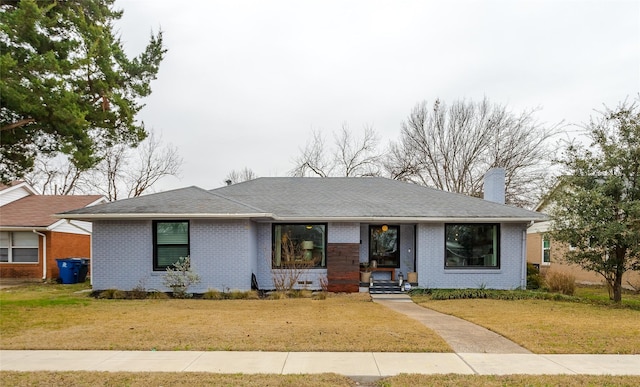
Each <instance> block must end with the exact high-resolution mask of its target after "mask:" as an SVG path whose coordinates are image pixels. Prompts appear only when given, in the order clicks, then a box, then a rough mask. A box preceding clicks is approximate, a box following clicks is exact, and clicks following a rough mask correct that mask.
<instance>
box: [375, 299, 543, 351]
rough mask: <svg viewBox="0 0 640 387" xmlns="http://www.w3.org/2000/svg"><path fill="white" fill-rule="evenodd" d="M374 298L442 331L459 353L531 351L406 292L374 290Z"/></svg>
mask: <svg viewBox="0 0 640 387" xmlns="http://www.w3.org/2000/svg"><path fill="white" fill-rule="evenodd" d="M371 298H372V299H373V301H374V302H377V303H378V304H380V305H384V306H386V307H387V308H389V309H391V310H394V311H396V312H398V313H402V314H405V315H407V316H409V317H411V318H413V319H415V320H418V321H420V322H421V323H422V324H424V325H425V326H426V327H427V328H430V329H431V330H433V331H434V332H435V333H437V334H438V335H440V336H441V337H442V338H443V339H444V340H445V341H446V342H447V344H449V346H451V348H452V349H453V350H454V351H455V352H457V353H461V352H463V353H520V354H530V353H531V352H530V351H529V350H527V349H525V348H523V347H521V346H519V345H518V344H516V343H514V342H513V341H511V340H508V339H506V338H504V337H503V336H500V335H499V334H497V333H495V332H492V331H490V330H488V329H486V328H483V327H481V326H478V325H476V324H473V323H470V322H468V321H466V320H463V319H461V318H458V317H454V316H449V315H447V314H443V313H440V312H436V311H435V310H431V309H427V308H423V307H421V306H420V305H417V304H415V303H414V302H413V301H411V297H409V296H408V295H405V294H389V295H387V294H376V295H374V294H372V295H371Z"/></svg>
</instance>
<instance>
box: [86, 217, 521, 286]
mask: <svg viewBox="0 0 640 387" xmlns="http://www.w3.org/2000/svg"><path fill="white" fill-rule="evenodd" d="M414 227H415V234H414ZM368 229H369V225H368V224H358V223H338V222H334V223H329V224H328V226H327V265H328V266H329V267H330V268H332V265H333V264H334V263H335V264H337V266H335V267H333V268H337V267H340V268H342V267H343V266H345V265H346V264H348V265H346V266H348V267H347V268H346V269H345V273H341V274H340V276H338V277H340V278H338V277H336V276H333V278H334V283H335V284H336V285H340V286H342V285H345V286H346V287H345V289H346V288H349V290H348V291H358V287H357V283H358V279H357V277H358V271H359V268H358V265H357V263H358V262H359V261H360V262H362V261H368ZM525 230H526V224H501V226H500V261H501V262H500V268H499V269H448V270H445V268H444V223H433V224H418V225H415V226H414V225H412V224H406V225H401V231H400V232H401V241H400V249H401V267H400V268H399V269H397V271H401V272H402V273H403V274H405V278H406V273H408V272H410V271H414V268H413V260H414V254H416V264H417V267H416V269H417V270H415V271H417V272H418V281H419V286H421V287H428V288H477V287H482V286H485V287H487V288H495V289H513V288H517V287H520V286H522V283H523V280H524V277H523V275H522V270H523V264H522V262H523V251H524V250H523V249H524V243H525V242H524V240H523V233H524V231H525ZM271 232H272V224H271V223H255V222H251V221H249V220H237V221H219V220H191V221H190V249H191V250H190V251H191V261H192V265H193V268H194V270H195V272H196V273H198V274H199V275H200V276H201V278H202V282H201V283H200V284H199V285H196V286H193V288H191V289H190V291H192V292H197V293H201V292H205V291H206V290H208V289H218V290H227V289H228V290H234V289H237V290H248V289H250V288H251V273H255V274H256V277H257V280H258V285H259V287H260V288H261V289H273V288H274V285H273V278H272V272H271V248H272V246H271V244H272V236H271ZM414 235H416V236H417V239H415V238H414ZM363 236H364V237H363ZM361 240H362V243H361ZM93 255H94V257H95V258H94V260H93V271H94V274H95V275H94V277H93V285H94V288H95V289H96V290H104V289H110V288H115V289H121V290H130V289H132V288H134V287H136V286H140V285H142V286H144V287H145V288H147V289H158V290H162V291H168V290H169V289H166V288H164V286H163V285H162V280H163V277H164V273H163V272H154V271H153V229H152V222H151V221H97V222H95V223H94V237H93ZM352 261H353V262H354V264H351V262H352ZM342 269H344V268H342ZM342 269H340V270H342ZM327 272H328V270H327V269H310V270H308V271H307V272H306V273H305V274H303V275H302V276H301V277H300V279H299V281H304V282H307V283H303V284H300V285H299V286H297V287H298V288H303V287H306V288H309V289H320V288H321V279H323V278H326V277H327ZM334 273H336V272H335V271H334ZM379 274H381V275H383V274H386V273H379ZM343 277H344V278H343ZM354 284H355V286H353V285H354ZM333 289H334V290H335V288H333ZM342 291H344V289H343V290H342Z"/></svg>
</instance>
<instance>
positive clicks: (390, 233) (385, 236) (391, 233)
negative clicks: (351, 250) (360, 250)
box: [369, 224, 400, 267]
mask: <svg viewBox="0 0 640 387" xmlns="http://www.w3.org/2000/svg"><path fill="white" fill-rule="evenodd" d="M399 241H400V228H399V227H398V226H387V225H386V224H384V225H382V226H370V227H369V262H371V261H376V265H377V266H378V267H400V249H399V248H398V247H399V246H398V244H399Z"/></svg>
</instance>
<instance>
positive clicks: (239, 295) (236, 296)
mask: <svg viewBox="0 0 640 387" xmlns="http://www.w3.org/2000/svg"><path fill="white" fill-rule="evenodd" d="M227 297H228V298H229V299H230V300H246V299H247V292H242V291H240V290H232V291H231V292H229V293H227Z"/></svg>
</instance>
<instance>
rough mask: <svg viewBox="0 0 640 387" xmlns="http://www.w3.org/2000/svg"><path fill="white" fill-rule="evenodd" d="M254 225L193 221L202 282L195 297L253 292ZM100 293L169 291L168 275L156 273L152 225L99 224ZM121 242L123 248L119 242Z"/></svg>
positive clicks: (194, 258)
mask: <svg viewBox="0 0 640 387" xmlns="http://www.w3.org/2000/svg"><path fill="white" fill-rule="evenodd" d="M252 227H253V226H252V225H251V223H250V222H249V221H248V220H245V221H208V220H191V221H190V222H189V229H190V230H189V231H190V235H189V237H190V240H189V244H190V257H191V265H192V268H193V270H194V272H196V273H197V274H199V275H200V277H201V279H202V281H201V282H200V284H197V285H193V286H192V287H191V288H190V289H189V291H191V292H196V293H203V292H205V291H207V290H208V289H217V290H227V289H231V290H235V289H238V290H247V289H250V288H251V269H252V261H254V260H255V259H254V258H253V257H252V249H251V248H250V245H251V234H252ZM94 230H95V236H94V240H93V254H94V256H95V257H96V259H95V260H94V272H99V273H100V275H99V276H94V283H93V285H94V288H95V289H97V290H104V289H110V288H114V289H122V290H130V289H132V288H134V287H136V286H140V285H142V286H144V287H145V288H147V289H157V290H161V291H169V289H167V288H165V287H164V285H163V284H162V281H163V279H164V272H162V271H153V226H152V222H151V221H99V222H96V223H94ZM118 241H120V242H118Z"/></svg>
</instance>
